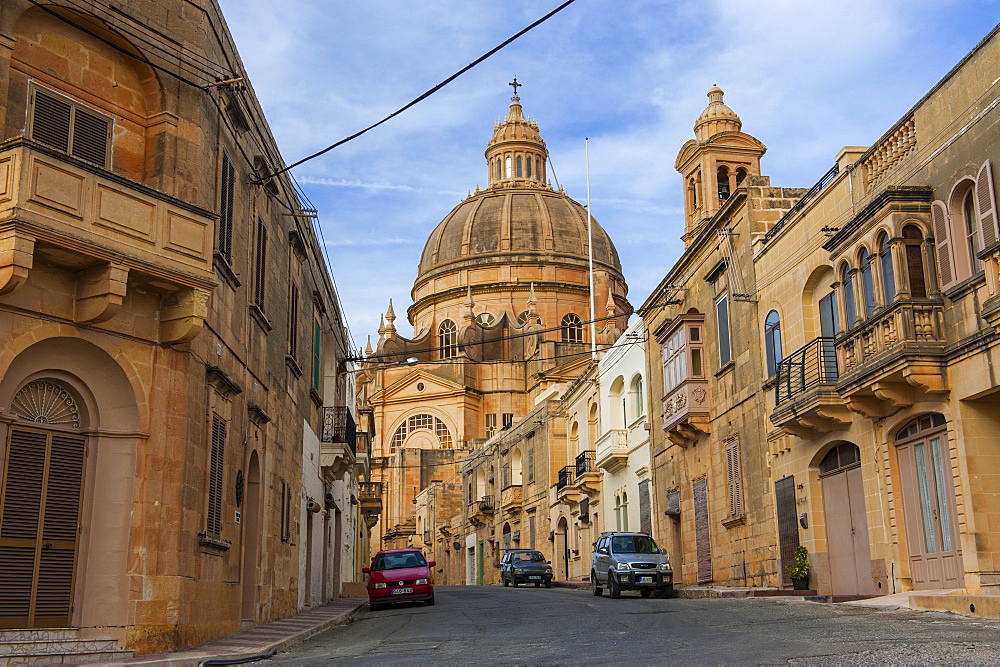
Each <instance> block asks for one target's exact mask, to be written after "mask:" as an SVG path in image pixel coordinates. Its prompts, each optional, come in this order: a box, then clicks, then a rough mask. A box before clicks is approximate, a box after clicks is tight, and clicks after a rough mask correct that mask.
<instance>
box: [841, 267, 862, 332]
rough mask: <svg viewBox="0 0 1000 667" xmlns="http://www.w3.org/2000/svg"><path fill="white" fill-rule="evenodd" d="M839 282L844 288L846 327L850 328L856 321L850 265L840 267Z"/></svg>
mask: <svg viewBox="0 0 1000 667" xmlns="http://www.w3.org/2000/svg"><path fill="white" fill-rule="evenodd" d="M840 284H841V289H843V290H844V312H845V313H846V314H847V328H848V329H850V328H852V327H853V326H854V324H855V323H856V322H857V321H858V313H857V311H856V310H855V309H854V281H853V280H852V279H851V267H850V266H849V265H847V264H844V265H843V266H841V267H840Z"/></svg>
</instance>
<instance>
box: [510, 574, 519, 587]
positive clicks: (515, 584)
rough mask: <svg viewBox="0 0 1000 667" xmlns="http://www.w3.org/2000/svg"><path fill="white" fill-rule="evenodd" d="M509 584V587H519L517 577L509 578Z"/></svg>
mask: <svg viewBox="0 0 1000 667" xmlns="http://www.w3.org/2000/svg"><path fill="white" fill-rule="evenodd" d="M510 583H511V585H513V586H514V588H517V587H518V586H519V585H520V584H518V583H517V577H513V578H511V580H510Z"/></svg>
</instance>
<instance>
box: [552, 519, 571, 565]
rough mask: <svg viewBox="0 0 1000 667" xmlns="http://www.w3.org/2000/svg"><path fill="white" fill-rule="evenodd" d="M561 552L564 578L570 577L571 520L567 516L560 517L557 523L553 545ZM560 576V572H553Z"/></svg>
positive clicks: (560, 559) (560, 558) (557, 551)
mask: <svg viewBox="0 0 1000 667" xmlns="http://www.w3.org/2000/svg"><path fill="white" fill-rule="evenodd" d="M552 546H553V547H554V549H555V550H556V553H558V554H559V563H560V565H561V566H562V567H561V568H559V569H561V570H562V574H563V579H569V522H567V521H566V517H564V516H563V517H559V523H557V524H556V534H555V542H554V543H553V545H552ZM553 574H554V575H557V576H558V572H553Z"/></svg>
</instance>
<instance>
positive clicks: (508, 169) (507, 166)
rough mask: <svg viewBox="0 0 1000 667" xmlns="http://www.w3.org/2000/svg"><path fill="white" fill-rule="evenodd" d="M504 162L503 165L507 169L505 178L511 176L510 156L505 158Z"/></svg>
mask: <svg viewBox="0 0 1000 667" xmlns="http://www.w3.org/2000/svg"><path fill="white" fill-rule="evenodd" d="M504 163H505V167H506V171H507V178H510V176H511V172H510V168H511V165H510V157H508V158H506V159H505V160H504Z"/></svg>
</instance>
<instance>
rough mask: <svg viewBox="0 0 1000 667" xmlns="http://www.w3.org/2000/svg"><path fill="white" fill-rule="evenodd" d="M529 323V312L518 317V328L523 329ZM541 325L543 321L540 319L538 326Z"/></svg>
mask: <svg viewBox="0 0 1000 667" xmlns="http://www.w3.org/2000/svg"><path fill="white" fill-rule="evenodd" d="M527 323H528V311H524V312H522V313H521V314H520V315H518V316H517V326H519V327H523V326H524V325H525V324H527ZM541 323H542V321H541V320H540V319H539V320H538V324H539V325H540V324H541Z"/></svg>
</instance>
